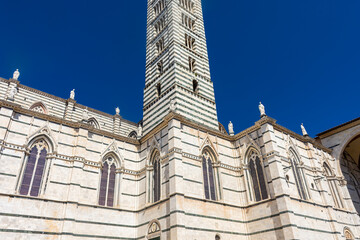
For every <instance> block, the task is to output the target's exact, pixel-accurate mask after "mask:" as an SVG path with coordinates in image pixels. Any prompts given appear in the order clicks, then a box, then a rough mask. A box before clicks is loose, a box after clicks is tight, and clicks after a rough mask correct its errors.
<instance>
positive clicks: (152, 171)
mask: <svg viewBox="0 0 360 240" xmlns="http://www.w3.org/2000/svg"><path fill="white" fill-rule="evenodd" d="M149 166H150V168H149V170H148V173H149V174H148V183H149V184H148V186H149V188H148V193H149V194H148V201H149V202H158V201H159V200H160V199H161V161H160V151H159V150H158V149H157V148H154V149H153V150H152V152H151V154H150V158H149Z"/></svg>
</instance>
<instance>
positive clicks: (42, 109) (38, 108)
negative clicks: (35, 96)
mask: <svg viewBox="0 0 360 240" xmlns="http://www.w3.org/2000/svg"><path fill="white" fill-rule="evenodd" d="M29 110H31V111H34V112H39V113H43V114H48V110H47V107H46V105H45V104H44V103H43V102H41V101H38V102H35V103H33V104H32V105H31V106H30V108H29Z"/></svg>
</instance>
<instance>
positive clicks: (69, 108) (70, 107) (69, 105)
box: [64, 98, 76, 121]
mask: <svg viewBox="0 0 360 240" xmlns="http://www.w3.org/2000/svg"><path fill="white" fill-rule="evenodd" d="M75 103H76V101H75V100H74V99H71V98H69V99H68V100H66V107H65V112H64V119H65V120H69V121H71V120H72V118H73V112H74V107H75Z"/></svg>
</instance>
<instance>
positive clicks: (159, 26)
mask: <svg viewBox="0 0 360 240" xmlns="http://www.w3.org/2000/svg"><path fill="white" fill-rule="evenodd" d="M154 27H155V32H156V34H159V33H160V32H161V31H162V30H163V29H164V27H165V16H164V17H162V18H160V19H159V20H158V21H157V22H156V23H155V24H154Z"/></svg>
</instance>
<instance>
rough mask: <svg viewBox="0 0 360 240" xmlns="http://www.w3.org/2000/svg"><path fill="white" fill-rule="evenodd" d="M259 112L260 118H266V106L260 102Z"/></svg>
mask: <svg viewBox="0 0 360 240" xmlns="http://www.w3.org/2000/svg"><path fill="white" fill-rule="evenodd" d="M259 111H260V117H264V116H266V113H265V106H264V105H263V104H262V103H261V102H260V104H259Z"/></svg>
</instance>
